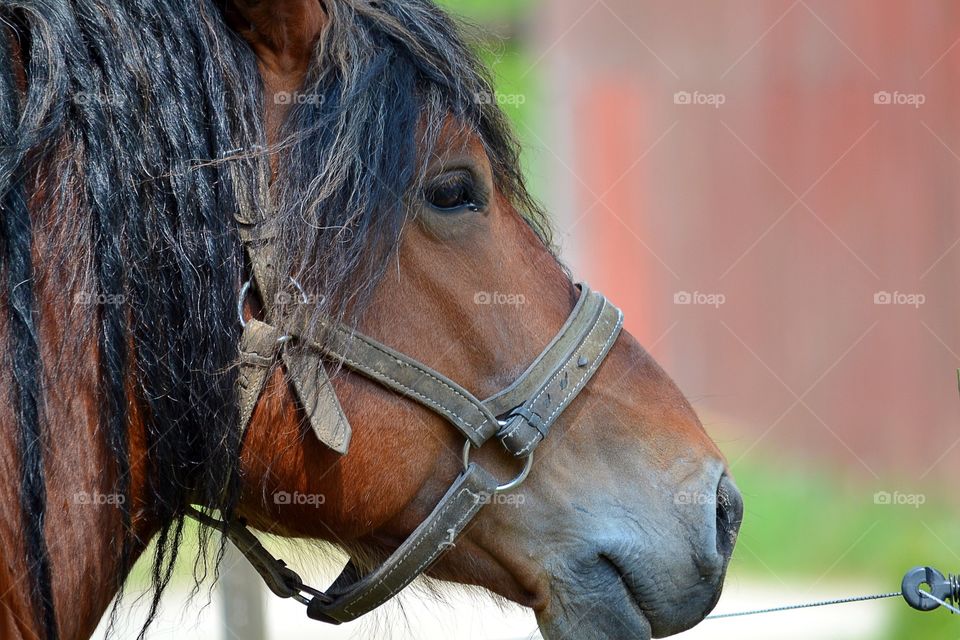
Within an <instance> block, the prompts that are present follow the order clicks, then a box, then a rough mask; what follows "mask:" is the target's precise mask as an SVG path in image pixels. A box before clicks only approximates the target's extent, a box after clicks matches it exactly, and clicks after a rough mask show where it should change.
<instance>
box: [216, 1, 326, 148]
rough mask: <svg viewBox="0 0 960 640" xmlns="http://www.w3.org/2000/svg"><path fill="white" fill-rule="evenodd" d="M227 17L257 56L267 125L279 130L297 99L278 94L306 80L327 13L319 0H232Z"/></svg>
mask: <svg viewBox="0 0 960 640" xmlns="http://www.w3.org/2000/svg"><path fill="white" fill-rule="evenodd" d="M224 15H225V17H226V20H227V23H228V24H229V25H230V26H231V27H232V28H233V29H234V30H235V31H236V32H237V33H238V34H239V35H240V36H241V37H242V38H243V39H244V40H246V41H247V42H248V43H249V44H250V48H251V49H252V50H253V52H254V54H256V56H257V60H258V61H259V68H260V75H261V76H262V77H263V86H264V92H265V94H266V95H265V98H266V100H265V106H266V111H267V113H266V119H267V129H268V132H269V133H271V134H273V133H276V132H277V131H278V130H279V126H280V123H281V122H283V119H284V117H285V116H286V112H287V111H288V110H289V108H290V104H291V103H292V102H293V101H292V100H278V99H277V96H278V94H280V93H281V92H287V93H293V92H296V91H297V90H298V89H299V88H300V86H301V85H302V84H303V79H304V77H305V76H306V74H307V70H308V68H309V66H310V60H311V58H312V56H313V51H314V47H315V45H316V43H317V40H318V39H319V38H320V35H321V33H322V32H323V29H324V27H325V26H326V25H327V22H328V17H327V13H326V11H324V8H323V5H322V4H321V3H320V1H319V0H231V1H230V2H229V3H228V5H227V8H226V9H225V11H224Z"/></svg>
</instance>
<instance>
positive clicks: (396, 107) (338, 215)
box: [0, 0, 742, 640]
mask: <svg viewBox="0 0 960 640" xmlns="http://www.w3.org/2000/svg"><path fill="white" fill-rule="evenodd" d="M0 44H2V49H3V50H2V51H0V214H2V218H3V220H2V224H0V233H2V237H0V241H2V259H3V262H2V268H3V277H4V279H3V286H2V287H0V295H2V299H0V304H2V308H3V309H4V311H3V313H2V315H0V318H2V320H0V323H2V324H0V327H2V335H3V340H5V347H4V353H5V363H4V364H5V366H4V367H3V369H2V372H0V380H2V386H3V388H4V389H9V393H7V394H6V395H5V396H4V397H3V400H0V423H2V425H3V429H2V432H0V447H2V451H3V456H2V460H3V464H2V467H0V474H2V477H3V482H2V483H0V487H2V489H0V490H2V492H3V494H2V500H0V505H2V506H0V510H2V514H3V517H2V520H0V543H2V547H3V559H4V562H3V564H2V565H0V594H2V595H0V602H2V604H3V607H2V609H0V637H2V638H34V637H41V638H56V637H60V638H85V637H88V636H89V635H90V634H91V633H92V632H93V630H94V628H95V627H96V625H97V623H98V621H99V619H100V618H101V616H102V615H103V614H104V612H105V611H106V610H107V608H108V607H109V605H110V602H111V600H112V599H113V598H114V597H115V595H116V594H117V592H118V590H119V589H120V587H121V586H122V584H123V582H124V580H125V578H126V576H127V574H128V572H129V569H130V566H131V564H132V562H133V560H134V559H136V557H138V556H139V555H140V554H141V553H142V552H143V551H144V550H145V549H146V547H147V544H148V542H150V541H151V540H154V541H155V543H156V557H155V562H154V582H155V587H156V588H155V591H154V598H155V600H154V605H156V602H157V601H158V599H159V597H160V594H161V592H162V591H163V588H164V587H165V586H166V584H167V582H168V580H169V578H170V571H171V567H172V562H173V559H174V558H175V556H176V550H177V547H178V546H179V544H180V541H181V539H182V533H183V522H184V515H185V513H186V509H187V507H188V505H189V504H191V503H193V504H198V505H201V506H202V507H204V508H206V509H209V510H216V511H218V512H219V513H220V514H221V517H223V518H224V519H226V520H229V521H233V522H237V521H239V520H240V519H241V518H242V519H243V520H244V521H245V522H247V523H249V525H250V526H252V527H254V528H256V529H260V530H263V531H269V532H272V533H277V534H281V535H285V536H295V537H305V538H316V539H323V540H327V541H330V542H333V543H335V544H337V545H340V546H342V547H343V548H345V549H347V550H348V551H349V552H350V553H351V555H352V556H353V557H354V558H357V559H369V560H371V561H372V560H375V559H379V558H383V557H384V556H385V555H387V554H390V553H391V552H393V551H394V550H395V549H396V548H397V547H398V546H399V545H400V544H401V543H402V542H403V540H404V539H406V538H407V537H408V536H409V535H410V534H411V532H412V531H414V529H415V528H416V527H417V526H418V524H419V523H420V522H421V521H423V520H424V518H425V517H427V515H428V514H429V513H430V512H431V510H432V509H433V508H434V505H435V504H437V501H438V500H439V499H440V496H442V495H443V494H444V493H445V491H446V488H447V487H448V486H449V485H450V483H451V482H452V481H453V480H454V479H455V478H457V476H458V474H459V473H460V471H461V469H462V467H461V464H462V463H461V461H460V450H461V448H462V446H463V439H462V438H461V437H460V436H459V435H458V434H457V433H456V432H455V431H454V430H452V429H450V427H449V425H447V424H446V422H445V421H444V420H443V419H442V418H441V417H440V416H439V415H438V414H437V413H435V412H432V411H429V410H428V409H426V408H425V407H424V406H422V405H421V404H417V403H414V402H411V401H410V399H408V398H405V397H402V396H401V395H399V394H396V393H393V392H391V391H389V390H387V389H385V388H383V387H381V386H379V385H377V384H375V383H373V382H371V381H370V380H369V379H367V378H366V377H363V376H359V375H356V374H354V373H351V372H348V371H346V370H341V369H339V368H338V367H337V365H336V363H335V362H332V363H331V362H328V363H327V367H328V368H329V370H330V373H332V374H333V375H332V380H333V385H334V389H335V391H336V395H337V397H338V398H339V401H340V404H341V405H342V407H343V410H344V412H345V414H346V416H347V417H348V418H349V422H350V424H351V425H352V439H351V441H350V446H349V453H347V454H345V455H343V454H341V453H339V452H337V451H335V450H333V449H332V448H330V447H328V446H326V445H325V444H324V443H323V442H321V441H320V440H319V439H318V438H316V437H315V436H314V435H313V434H312V433H311V431H310V429H309V428H308V427H306V426H305V425H306V420H305V416H304V408H303V406H301V404H300V403H299V402H298V401H297V399H296V396H295V394H294V392H293V390H292V389H291V385H290V382H289V379H288V378H289V376H288V373H289V372H288V371H287V370H286V368H285V367H283V366H276V367H275V368H274V369H272V370H271V371H272V373H271V374H270V376H269V379H268V381H267V383H266V387H265V389H264V391H263V393H262V394H261V395H260V399H259V402H258V403H257V406H256V407H255V409H254V411H253V415H252V419H251V421H250V424H249V427H248V428H247V430H246V432H245V433H243V434H242V435H241V431H240V429H238V427H237V424H238V417H237V416H238V409H237V395H236V391H235V388H236V383H237V375H238V374H237V367H236V366H235V365H236V363H237V360H238V350H237V344H238V340H239V334H240V327H239V322H238V320H237V318H236V312H235V309H236V306H237V304H238V303H241V304H243V303H244V302H245V303H246V308H245V310H244V315H245V316H246V317H255V316H259V315H261V314H262V313H263V309H261V305H260V304H258V303H257V302H256V299H255V297H254V298H253V300H252V301H251V300H241V299H240V297H239V291H240V288H241V287H240V285H241V282H243V281H244V280H245V279H247V278H248V277H249V275H248V270H249V268H250V265H249V264H245V261H244V254H243V252H242V250H241V248H240V247H241V241H240V238H239V236H238V231H237V225H238V223H237V219H236V212H237V211H256V212H259V214H262V215H263V217H264V218H266V217H270V219H272V220H274V221H275V223H274V227H272V228H273V233H274V236H273V238H274V241H275V244H276V256H275V259H274V264H273V267H274V268H275V270H276V272H277V273H282V274H285V275H284V276H283V278H281V279H282V280H286V279H287V278H291V277H292V278H295V281H296V282H297V286H298V287H299V293H300V294H303V297H304V299H305V300H306V301H310V302H311V304H312V305H313V307H315V317H322V318H333V319H335V320H336V321H337V322H340V323H344V324H345V325H347V326H356V327H358V328H359V329H360V330H362V331H363V333H365V334H367V335H369V336H372V337H374V338H376V339H377V340H379V341H380V342H381V343H384V344H386V345H389V346H390V347H392V348H393V349H395V350H396V351H398V352H401V353H403V354H406V355H408V356H410V357H412V358H415V359H416V360H418V361H420V362H422V363H425V364H426V365H428V366H429V367H431V368H433V369H435V370H437V371H439V372H441V373H443V374H445V375H446V376H449V377H450V378H453V379H455V380H456V381H457V382H459V383H460V384H461V385H463V387H465V388H466V389H468V390H469V391H470V392H472V394H474V395H475V396H476V397H487V396H490V395H492V394H494V393H496V392H498V391H499V390H501V389H503V388H505V387H507V386H508V385H509V384H510V383H511V382H512V381H513V380H515V379H516V378H517V377H518V376H520V375H521V374H522V373H523V372H524V370H525V369H526V367H527V365H528V364H530V362H532V361H533V360H534V359H535V358H536V357H537V355H538V354H539V353H540V352H541V351H542V350H543V349H544V347H545V346H546V345H547V344H548V343H549V342H550V341H551V338H553V336H554V335H555V334H556V333H557V331H558V330H559V329H560V327H561V326H562V325H563V324H564V321H565V319H566V318H567V317H568V315H569V314H570V312H571V309H572V308H574V305H575V304H576V303H577V300H578V297H579V296H580V295H581V294H580V293H579V291H578V289H577V288H576V287H574V286H573V284H572V283H571V279H570V277H569V275H568V273H567V272H566V271H565V269H564V268H562V267H561V265H560V264H559V262H558V261H557V260H556V258H555V257H554V255H553V254H552V253H551V251H550V249H549V245H548V243H547V235H546V226H545V224H544V222H543V218H542V217H541V215H540V214H539V213H538V210H537V208H536V205H535V204H534V203H533V202H532V201H531V200H530V198H529V196H528V195H527V192H526V190H525V188H524V186H523V181H522V178H521V176H520V171H519V163H518V160H517V153H516V148H515V145H514V144H513V141H512V138H511V137H510V134H509V132H508V130H507V127H506V124H505V121H504V118H503V116H502V114H500V113H499V111H498V110H497V109H496V106H495V102H496V101H491V100H489V99H485V97H486V98H488V97H489V95H490V93H489V91H490V85H489V83H488V81H487V80H486V77H485V75H484V73H483V71H482V69H481V68H480V66H479V64H478V63H477V62H476V60H475V59H474V57H473V55H472V54H471V52H470V50H469V49H468V48H467V47H466V46H465V45H464V44H463V42H462V41H461V38H460V36H459V35H458V32H457V29H456V27H455V25H454V24H453V23H452V22H451V21H450V20H449V19H448V18H447V17H446V16H445V15H444V14H443V13H442V12H441V11H440V10H438V9H436V8H435V7H434V6H432V5H431V4H430V3H429V2H427V1H426V0H408V1H400V0H378V1H373V0H369V1H368V0H261V1H258V0H232V1H229V2H225V1H222V0H217V1H214V0H192V1H191V2H180V1H177V2H175V1H173V0H124V1H119V0H117V1H113V0H96V1H95V0H70V1H67V2H47V1H40V0H36V1H31V0H0ZM491 102H493V104H491ZM624 277H629V274H624ZM312 292H320V293H319V294H317V295H314V294H313V293H312ZM298 295H299V294H298ZM500 302H504V304H500ZM497 449H498V447H497V446H495V445H492V444H491V445H489V446H487V447H484V448H483V449H481V450H478V451H474V452H473V458H474V460H478V461H480V462H481V463H482V464H483V465H484V466H485V467H486V468H487V469H489V470H490V471H491V472H492V473H494V475H496V476H497V477H499V478H503V479H508V478H510V477H512V476H513V475H515V474H516V470H517V463H516V461H514V460H511V459H510V457H509V456H507V455H504V453H503V452H502V451H499V452H498V451H497ZM277 495H307V496H322V497H323V500H320V501H313V502H310V503H309V504H298V503H297V502H296V501H292V502H290V503H281V502H280V501H278V500H277V499H276V496H277ZM510 495H511V496H513V497H515V498H516V499H515V500H510V501H507V500H505V501H502V503H498V504H492V505H489V506H487V507H486V508H485V509H484V510H483V511H481V512H480V513H479V515H478V516H477V517H476V519H475V520H474V521H473V522H472V523H471V525H470V526H469V527H467V528H466V530H465V531H464V533H463V534H462V535H461V536H459V537H458V538H457V539H456V541H455V544H451V545H450V546H449V548H448V549H446V552H445V553H444V554H443V555H442V556H441V557H440V559H439V561H438V562H436V563H435V564H434V565H433V566H432V568H431V569H430V571H429V574H430V575H432V576H434V577H437V578H440V579H443V580H448V581H452V582H456V583H462V584H470V585H479V586H482V587H485V588H487V589H489V590H490V591H492V592H494V593H496V594H499V595H501V596H503V597H505V598H508V599H510V600H512V601H513V602H516V603H519V604H521V605H523V606H526V607H530V608H532V609H533V610H534V611H535V612H536V615H537V619H538V621H539V624H540V627H541V630H542V632H543V634H544V636H545V637H546V638H549V639H550V640H556V639H560V638H570V639H584V638H607V639H610V638H648V637H650V636H651V634H653V635H658V636H661V635H669V634H672V633H676V632H679V631H681V630H683V629H686V628H688V627H690V626H692V625H694V624H696V623H697V622H699V621H700V620H701V619H702V618H703V617H704V616H705V615H706V614H707V613H708V612H709V611H710V610H711V608H712V607H713V606H714V604H715V603H716V601H717V598H718V597H719V593H720V588H721V585H722V581H723V577H724V573H725V570H726V566H727V562H728V560H729V558H730V554H731V553H732V550H733V544H734V541H735V539H736V534H737V530H738V527H739V523H740V518H741V514H742V507H741V503H740V498H739V496H738V494H737V491H736V488H735V487H734V485H733V483H732V481H731V480H730V478H729V476H728V475H727V473H726V470H725V464H724V461H723V458H722V456H721V454H720V452H719V451H718V450H717V448H716V446H715V445H714V444H713V443H712V442H711V441H710V439H709V438H708V437H707V435H706V434H705V432H704V430H703V428H702V426H701V424H700V422H699V421H698V419H697V416H696V415H695V413H694V411H693V410H692V409H691V407H690V405H689V403H688V402H687V401H686V400H685V398H684V397H683V395H682V394H681V392H680V391H679V389H678V388H677V387H676V385H675V384H674V383H673V382H672V381H671V380H670V378H669V377H668V376H667V375H666V374H665V373H664V372H663V370H662V369H661V368H660V367H659V366H658V365H657V364H656V363H655V362H654V361H653V359H652V358H651V357H650V356H649V354H647V353H646V351H644V349H643V348H642V347H641V346H640V344H638V343H637V341H636V340H635V339H634V338H633V337H632V336H630V335H627V334H626V333H624V334H621V335H620V337H619V338H618V339H617V341H616V343H615V344H614V345H613V348H612V350H610V352H609V355H608V356H607V357H606V360H605V361H603V363H602V365H601V366H599V369H598V370H597V372H596V375H595V376H594V377H593V379H592V380H590V382H589V384H587V385H586V386H585V387H584V388H583V390H582V392H581V393H580V394H579V395H578V396H577V397H576V398H575V399H574V400H573V402H572V404H571V405H570V406H569V407H568V408H567V409H566V410H565V411H564V412H563V413H562V414H561V415H560V416H559V419H558V420H557V422H556V425H555V426H554V427H553V430H552V432H551V433H550V435H549V437H548V438H546V439H544V441H543V443H542V444H541V445H540V447H539V449H538V450H537V456H536V460H535V462H534V464H533V466H532V470H531V472H530V475H529V478H528V479H527V480H526V482H525V483H524V484H523V485H522V486H520V487H519V488H517V489H515V490H514V491H513V493H511V494H510ZM205 531H206V532H205V533H204V534H203V535H204V536H206V535H209V531H208V530H205ZM202 540H203V541H205V540H206V537H203V538H202ZM200 562H202V560H201V561H200ZM153 613H155V608H154V610H153V611H151V619H152V616H153ZM147 624H149V620H148V621H147ZM317 624H320V623H317Z"/></svg>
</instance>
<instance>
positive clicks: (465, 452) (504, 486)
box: [463, 440, 533, 493]
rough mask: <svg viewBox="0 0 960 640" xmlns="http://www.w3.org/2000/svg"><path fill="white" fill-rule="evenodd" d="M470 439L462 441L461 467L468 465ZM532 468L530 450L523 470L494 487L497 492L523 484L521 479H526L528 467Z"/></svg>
mask: <svg viewBox="0 0 960 640" xmlns="http://www.w3.org/2000/svg"><path fill="white" fill-rule="evenodd" d="M470 446H471V444H470V441H469V440H467V441H466V442H464V443H463V468H464V469H466V468H467V467H469V466H470ZM531 468H533V452H530V455H528V456H527V459H526V461H525V462H524V463H523V470H522V471H521V472H520V474H519V475H517V477H516V478H514V479H513V480H511V481H510V482H507V483H506V484H501V485H500V486H499V487H497V488H496V489H494V491H496V492H497V493H500V492H501V491H509V490H510V489H515V488H517V487H519V486H520V485H521V484H523V481H524V480H526V479H527V476H528V475H530V469H531Z"/></svg>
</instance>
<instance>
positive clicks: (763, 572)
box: [730, 454, 960, 640]
mask: <svg viewBox="0 0 960 640" xmlns="http://www.w3.org/2000/svg"><path fill="white" fill-rule="evenodd" d="M753 457H754V458H757V457H759V454H756V455H754V456H753ZM779 457H780V458H781V459H779V460H777V461H776V462H769V463H759V464H758V463H754V462H746V463H743V464H739V465H737V466H736V467H735V469H734V474H735V476H736V480H737V485H738V486H739V487H740V489H741V491H742V493H743V495H744V501H745V505H746V509H745V516H744V522H743V527H742V529H741V534H740V541H739V542H738V546H737V550H736V552H735V554H734V559H733V561H732V563H731V566H730V574H731V575H735V576H741V577H744V578H755V579H762V580H769V581H771V582H772V583H777V582H778V581H781V580H782V581H783V582H788V583H794V584H798V585H805V584H809V585H811V586H813V585H815V584H824V583H830V582H831V581H853V582H856V583H857V584H867V585H875V589H873V590H872V592H873V593H881V592H886V591H898V590H899V589H900V580H901V579H902V577H903V574H904V573H905V572H906V571H907V569H909V568H910V567H913V566H915V565H930V566H933V567H934V568H936V569H939V570H940V571H942V572H945V573H948V572H960V549H958V548H956V544H957V541H958V540H960V517H958V515H957V511H956V506H955V505H954V504H953V502H952V501H951V500H950V499H949V496H948V494H947V492H945V491H938V490H932V489H931V488H929V487H927V488H925V489H924V488H916V487H911V486H909V485H908V484H906V483H903V484H901V485H898V483H896V482H891V483H884V485H883V486H882V487H872V486H869V485H867V484H864V483H851V482H849V481H844V480H842V478H841V476H840V475H838V474H835V473H831V472H830V471H829V470H828V469H826V468H823V469H817V468H810V467H809V466H806V467H805V465H802V464H801V463H800V462H797V463H795V464H794V465H793V466H791V463H790V462H789V461H786V463H784V461H783V460H782V458H783V456H782V455H781V456H779ZM769 459H770V460H773V459H774V456H772V455H771V456H770V457H769ZM878 488H879V489H883V490H887V491H893V490H899V491H901V492H903V493H910V494H913V493H923V494H924V496H925V500H926V501H925V503H924V504H922V505H921V506H919V507H915V506H909V505H883V504H875V502H874V492H875V491H876V490H877V489H878ZM810 595H811V599H816V598H817V597H818V596H817V594H816V587H815V586H813V589H812V590H811V594H810ZM886 606H889V607H890V610H891V612H892V614H893V626H892V628H891V629H890V630H889V631H888V635H887V636H886V637H887V638H889V639H890V640H894V639H900V638H905V637H916V638H920V637H929V638H948V637H953V638H957V637H960V617H952V616H950V615H948V614H947V613H946V612H944V611H942V610H940V611H933V612H927V613H921V612H917V611H914V610H913V609H911V608H909V607H908V606H907V604H906V603H905V602H903V601H902V600H892V599H891V600H890V601H888V603H887V605H886ZM809 615H816V612H815V610H814V611H811V612H810V613H809ZM924 633H927V634H928V635H926V636H924ZM950 633H952V634H953V635H949V634H950Z"/></svg>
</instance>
